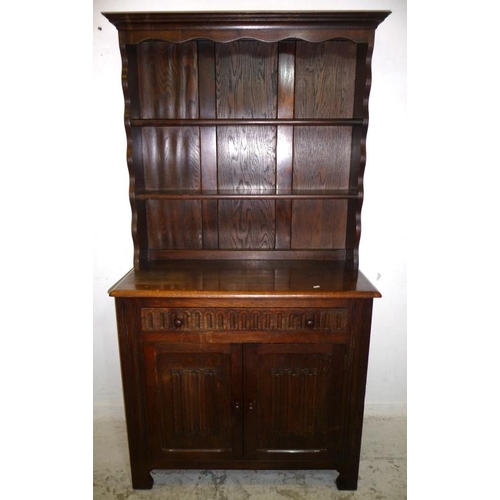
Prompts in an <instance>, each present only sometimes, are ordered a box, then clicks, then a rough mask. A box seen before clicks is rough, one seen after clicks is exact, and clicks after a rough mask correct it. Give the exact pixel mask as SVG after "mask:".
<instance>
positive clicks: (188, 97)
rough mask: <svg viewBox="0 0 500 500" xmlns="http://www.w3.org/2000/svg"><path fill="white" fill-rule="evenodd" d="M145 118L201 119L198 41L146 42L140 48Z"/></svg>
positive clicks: (139, 62)
mask: <svg viewBox="0 0 500 500" xmlns="http://www.w3.org/2000/svg"><path fill="white" fill-rule="evenodd" d="M137 57H138V70H139V82H138V83H139V100H140V103H141V117H142V118H198V71H197V67H198V63H197V60H198V51H197V45H196V42H188V43H184V44H176V43H165V42H143V43H141V44H139V45H138V48H137Z"/></svg>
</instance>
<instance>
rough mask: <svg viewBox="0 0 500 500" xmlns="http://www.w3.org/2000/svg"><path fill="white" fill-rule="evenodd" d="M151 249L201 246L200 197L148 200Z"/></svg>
mask: <svg viewBox="0 0 500 500" xmlns="http://www.w3.org/2000/svg"><path fill="white" fill-rule="evenodd" d="M146 216H147V224H148V247H149V248H150V249H199V248H201V247H202V220H201V201H181V200H147V201H146Z"/></svg>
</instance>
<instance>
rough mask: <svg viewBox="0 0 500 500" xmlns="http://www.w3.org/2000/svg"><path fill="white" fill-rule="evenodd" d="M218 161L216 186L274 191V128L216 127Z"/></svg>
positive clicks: (241, 189)
mask: <svg viewBox="0 0 500 500" xmlns="http://www.w3.org/2000/svg"><path fill="white" fill-rule="evenodd" d="M217 161H218V186H219V189H230V190H234V191H235V192H259V191H269V190H274V188H275V184H276V127H218V128H217Z"/></svg>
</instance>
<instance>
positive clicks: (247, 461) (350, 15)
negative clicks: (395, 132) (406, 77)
mask: <svg viewBox="0 0 500 500" xmlns="http://www.w3.org/2000/svg"><path fill="white" fill-rule="evenodd" d="M104 15H105V16H106V17H107V18H108V19H109V20H110V22H112V23H113V24H114V25H115V26H116V27H117V29H118V33H119V42H120V52H121V56H122V87H123V95H124V100H125V113H124V122H125V132H126V135H127V155H126V159H127V166H128V171H129V175H130V188H129V196H130V204H131V212H132V238H133V243H134V259H133V269H132V270H131V271H130V272H128V273H127V274H126V275H125V276H124V277H123V278H122V279H120V280H119V281H118V282H117V283H116V284H115V285H113V286H112V287H111V288H110V290H109V294H110V296H111V297H113V298H114V299H115V307H116V315H117V327H118V342H119V349H120V363H121V373H122V382H123V391H124V400H125V412H126V419H127V432H128V438H129V454H130V466H131V475H132V486H133V488H135V489H150V488H152V486H153V479H152V476H151V471H152V470H153V469H162V468H166V469H215V468H217V469H252V470H265V469H275V470H279V469H312V470H314V469H328V470H337V471H338V473H339V476H338V478H337V481H336V483H337V487H338V489H339V490H344V489H346V490H355V489H356V488H357V484H358V473H359V457H360V451H361V436H362V427H363V410H364V396H365V387H366V376H367V366H368V354H369V345H370V334H371V332H370V330H371V316H372V307H373V299H374V298H378V297H381V294H380V292H379V291H378V290H377V289H376V288H375V287H374V286H373V285H372V284H371V283H370V282H369V281H368V280H367V278H366V277H365V276H364V275H363V273H362V272H361V271H360V270H359V258H358V249H359V243H360V237H361V208H362V203H363V194H364V184H363V175H364V170H365V166H366V159H367V158H366V137H367V130H368V97H369V92H370V86H371V78H372V75H371V57H372V53H373V48H374V36H375V29H376V28H377V26H378V24H379V23H380V22H382V21H383V20H384V19H385V18H386V17H387V16H388V15H389V12H387V11H366V12H365V11H350V12H349V11H346V12H335V11H327V12H311V11H305V12H279V13H273V12H203V13H196V12H190V13H187V12H175V13H174V12H170V13H169V12H166V13H161V12H154V13H151V12H136V13H133V12H128V13H127V12H124V13H106V14H104ZM167 487H168V486H167Z"/></svg>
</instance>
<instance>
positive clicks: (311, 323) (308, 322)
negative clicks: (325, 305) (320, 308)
mask: <svg viewBox="0 0 500 500" xmlns="http://www.w3.org/2000/svg"><path fill="white" fill-rule="evenodd" d="M306 326H307V328H314V320H313V319H311V318H309V319H306Z"/></svg>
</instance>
